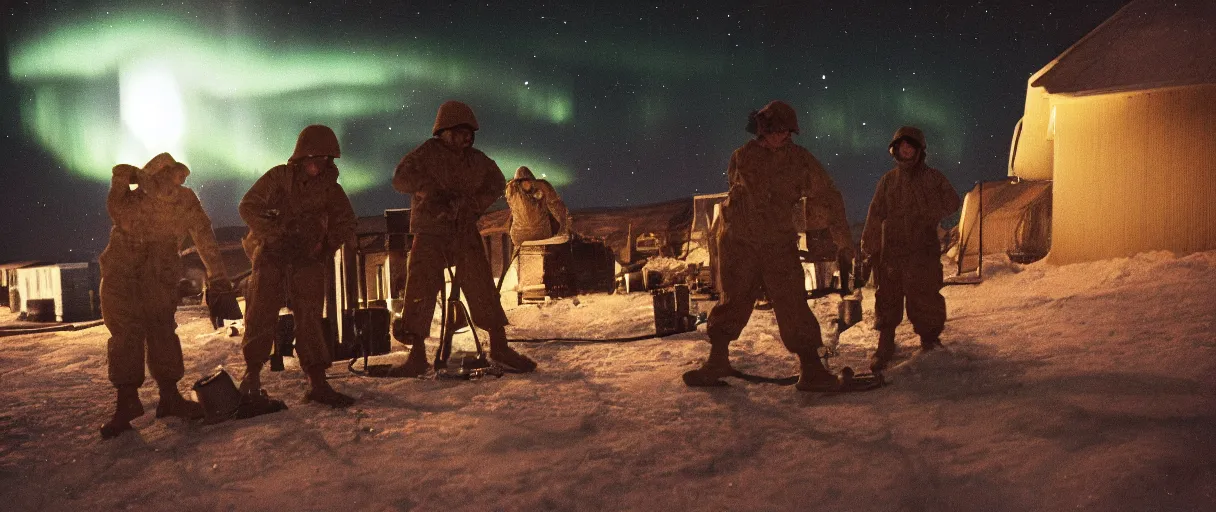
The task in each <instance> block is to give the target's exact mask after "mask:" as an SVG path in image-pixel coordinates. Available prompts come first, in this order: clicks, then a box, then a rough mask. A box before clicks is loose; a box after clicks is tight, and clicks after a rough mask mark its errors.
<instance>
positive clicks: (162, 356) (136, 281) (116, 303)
mask: <svg viewBox="0 0 1216 512" xmlns="http://www.w3.org/2000/svg"><path fill="white" fill-rule="evenodd" d="M189 174H190V169H189V168H187V167H186V165H185V164H182V163H180V162H178V161H176V160H174V159H173V157H172V156H171V155H169V154H168V153H161V154H159V155H156V156H155V157H154V158H152V160H151V161H149V162H148V163H147V165H144V167H143V168H142V169H139V168H136V167H134V166H131V165H125V164H124V165H118V166H115V167H114V176H113V178H112V180H111V182H110V194H109V197H107V198H106V210H107V211H108V212H109V214H110V218H111V219H112V220H113V222H114V227H113V228H112V229H111V230H110V242H109V244H107V245H106V249H105V251H104V252H102V253H101V258H100V263H101V316H102V320H103V321H104V322H105V324H106V328H108V329H109V330H110V339H109V341H107V343H106V354H107V356H108V357H107V359H108V361H107V364H108V366H109V374H110V382H111V383H112V384H113V385H114V387H115V388H116V389H117V390H118V397H117V405H116V407H115V412H114V416H113V417H112V418H111V419H110V421H109V422H107V423H106V424H105V425H103V426H102V427H101V436H102V437H103V438H107V439H108V438H111V437H114V436H117V435H118V434H121V433H122V432H124V431H127V430H130V429H131V423H130V422H131V420H133V419H135V418H138V417H139V416H142V415H143V413H144V408H143V404H142V403H140V400H139V386H140V385H142V384H143V382H144V362H145V360H146V361H147V365H148V370H149V372H150V373H151V374H152V378H153V379H155V380H156V383H157V386H159V388H160V403H159V404H158V405H157V406H156V417H158V418H160V417H163V416H176V417H179V418H183V419H197V418H201V417H203V409H202V407H200V406H199V404H197V403H195V402H193V401H190V400H186V399H185V398H184V397H182V395H181V393H180V392H179V391H178V389H177V382H178V381H180V380H181V378H182V376H183V375H184V374H185V367H184V365H183V362H182V346H181V340H180V339H178V337H177V333H176V332H175V331H176V329H177V323H176V322H175V321H174V313H175V312H176V311H177V305H178V302H179V301H180V298H179V296H178V293H177V283H178V280H179V279H180V277H181V270H182V269H181V258H180V257H179V256H178V252H179V250H180V249H181V245H182V242H183V241H184V240H185V237H186V235H189V236H190V238H192V239H193V240H194V245H195V247H197V248H198V254H199V257H200V258H201V259H202V260H203V265H204V266H205V267H206V268H207V276H208V279H209V281H208V284H209V288H211V289H212V290H230V289H231V286H232V285H231V283H230V282H229V281H228V275H227V272H226V271H225V269H224V262H223V260H221V259H220V254H219V249H218V246H217V245H216V243H215V234H214V233H213V232H212V231H211V219H210V218H209V217H208V216H207V212H206V211H204V210H203V206H202V204H201V203H200V202H199V200H198V196H196V195H195V194H194V191H192V190H190V189H189V188H186V187H185V186H183V184H184V183H185V180H186V176H188V175H189ZM135 183H138V188H136V189H134V190H132V189H131V185H132V184H135Z"/></svg>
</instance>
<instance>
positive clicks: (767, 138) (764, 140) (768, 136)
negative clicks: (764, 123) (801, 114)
mask: <svg viewBox="0 0 1216 512" xmlns="http://www.w3.org/2000/svg"><path fill="white" fill-rule="evenodd" d="M789 141H790V132H789V131H788V130H786V131H780V132H767V133H765V134H763V135H761V136H760V144H762V145H764V146H765V147H767V148H779V147H781V146H784V145H785V144H786V143H787V142H789Z"/></svg>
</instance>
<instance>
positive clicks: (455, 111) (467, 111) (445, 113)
mask: <svg viewBox="0 0 1216 512" xmlns="http://www.w3.org/2000/svg"><path fill="white" fill-rule="evenodd" d="M462 124H463V125H465V126H468V127H469V128H470V129H471V130H473V131H477V130H478V126H477V116H475V115H473V109H472V108H470V107H469V106H468V105H465V104H464V103H461V102H459V101H455V100H449V101H445V102H443V104H442V105H440V106H439V112H438V113H436V114H435V126H434V127H432V128H431V135H439V132H441V131H444V130H447V129H448V128H455V127H457V126H460V125H462Z"/></svg>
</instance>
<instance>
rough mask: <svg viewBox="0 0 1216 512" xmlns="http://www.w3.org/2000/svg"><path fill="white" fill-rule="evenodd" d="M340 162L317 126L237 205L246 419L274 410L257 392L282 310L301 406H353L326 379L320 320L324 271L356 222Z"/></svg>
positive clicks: (331, 140)
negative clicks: (246, 272) (300, 375)
mask: <svg viewBox="0 0 1216 512" xmlns="http://www.w3.org/2000/svg"><path fill="white" fill-rule="evenodd" d="M340 156H341V150H340V148H339V146H338V137H337V136H336V135H334V131H333V130H331V129H330V128H329V127H327V126H323V125H312V126H309V127H307V128H304V130H303V131H301V132H300V136H299V138H298V139H297V140H296V148H295V151H294V152H293V153H292V155H291V158H289V159H288V160H287V163H286V164H283V165H279V166H276V167H274V168H272V169H270V170H269V171H267V172H266V174H264V175H262V177H261V178H259V179H258V181H257V182H255V183H254V184H253V187H252V188H250V189H249V192H247V193H245V197H244V198H243V199H241V203H240V206H239V209H240V214H241V218H242V219H243V220H244V221H245V223H246V224H248V225H249V234H248V235H246V236H245V239H244V240H243V245H244V246H245V252H246V254H248V255H249V259H250V261H252V262H253V272H252V273H251V274H250V276H249V289H248V291H247V293H246V304H247V305H246V313H245V338H244V342H243V343H242V351H243V352H244V356H245V364H246V367H245V375H244V377H243V378H242V381H241V392H242V400H244V401H245V402H246V405H248V407H249V409H250V412H251V414H257V413H258V412H270V411H273V410H276V408H275V407H274V406H273V405H272V404H271V403H270V401H269V400H268V399H267V397H266V395H265V392H264V391H262V389H261V388H262V384H261V371H262V367H263V366H264V365H265V363H266V361H268V360H269V359H270V352H271V348H272V347H273V344H274V340H275V335H276V332H277V326H278V318H279V309H280V308H282V307H283V306H284V305H288V306H289V307H290V308H291V311H292V314H293V316H294V323H295V338H296V355H297V356H298V358H299V360H300V367H301V369H303V371H304V375H305V376H306V377H307V378H308V386H309V387H308V391H307V392H306V393H305V395H304V398H305V400H306V401H314V402H318V403H322V404H326V405H329V406H332V407H345V406H348V405H350V404H352V403H354V399H353V398H351V397H350V396H347V395H344V394H342V393H339V392H338V391H337V390H335V389H334V388H333V387H332V386H330V384H329V382H328V381H327V380H326V376H325V371H326V370H327V369H328V368H329V366H330V363H331V355H330V352H329V348H328V347H327V346H326V344H325V337H324V333H323V324H322V318H321V315H322V309H323V307H324V304H325V283H326V280H325V276H326V265H328V264H329V262H330V261H332V257H333V254H334V252H335V251H336V250H337V249H338V248H339V247H341V246H342V245H344V244H353V242H354V238H355V224H356V221H357V219H356V217H355V212H354V210H353V209H352V208H351V205H350V199H348V198H347V197H346V192H345V191H344V190H343V189H342V186H341V185H339V184H338V167H337V166H336V165H334V159H335V158H338V157H340ZM287 297H291V300H290V303H287ZM259 408H261V411H259Z"/></svg>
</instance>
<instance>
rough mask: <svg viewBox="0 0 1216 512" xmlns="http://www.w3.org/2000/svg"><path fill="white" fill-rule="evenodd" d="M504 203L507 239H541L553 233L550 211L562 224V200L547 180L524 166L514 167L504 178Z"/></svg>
mask: <svg viewBox="0 0 1216 512" xmlns="http://www.w3.org/2000/svg"><path fill="white" fill-rule="evenodd" d="M507 205H508V206H509V207H510V208H511V243H512V244H514V245H515V246H516V247H519V244H522V243H524V242H530V241H533V240H544V239H546V238H549V237H551V236H553V227H552V226H551V225H550V223H549V216H550V215H552V216H553V218H554V219H556V220H557V222H558V224H559V225H560V226H561V227H560V228H559V231H562V230H566V229H569V226H567V225H566V221H567V219H566V204H565V203H563V202H562V199H561V198H560V197H558V195H557V190H554V189H553V185H550V184H549V182H548V181H545V180H538V179H536V177H535V176H533V175H532V171H531V170H530V169H528V168H527V167H520V168H519V169H518V170H516V171H515V179H513V180H511V181H509V182H507Z"/></svg>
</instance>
